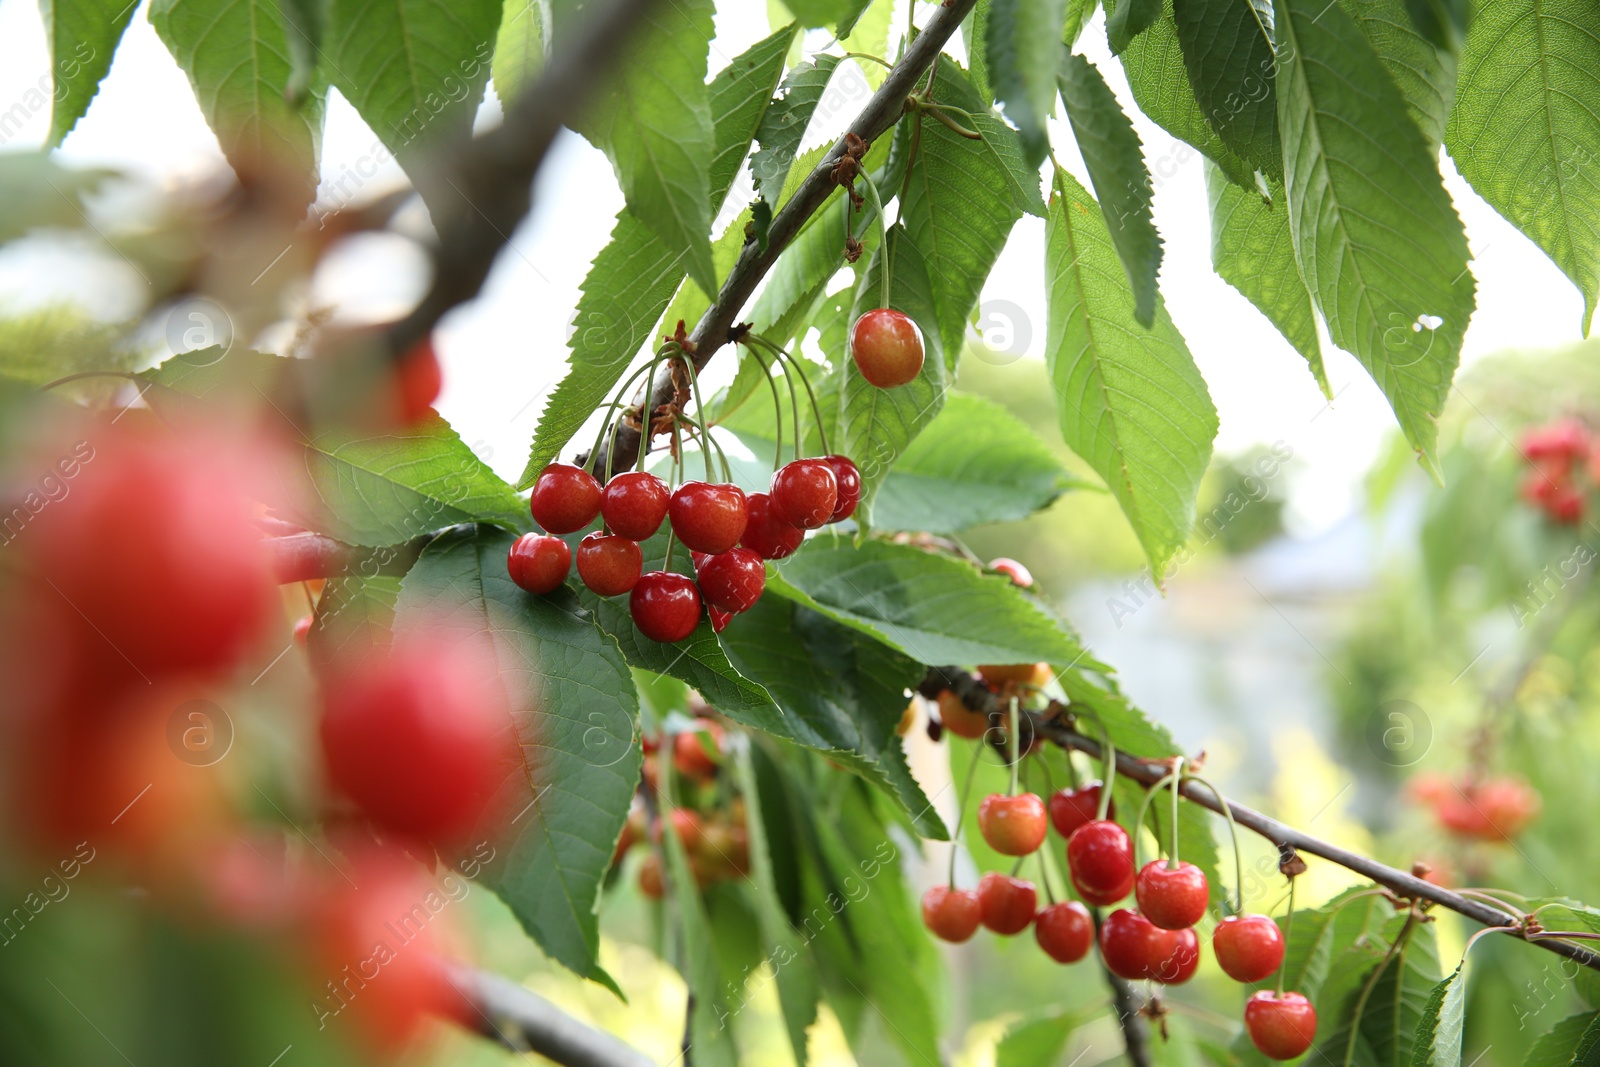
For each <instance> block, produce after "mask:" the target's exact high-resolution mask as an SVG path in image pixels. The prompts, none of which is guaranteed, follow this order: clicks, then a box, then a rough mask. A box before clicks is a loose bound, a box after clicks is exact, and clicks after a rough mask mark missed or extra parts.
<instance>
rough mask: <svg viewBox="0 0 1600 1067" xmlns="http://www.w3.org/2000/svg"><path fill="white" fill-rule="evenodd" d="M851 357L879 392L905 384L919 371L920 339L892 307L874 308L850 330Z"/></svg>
mask: <svg viewBox="0 0 1600 1067" xmlns="http://www.w3.org/2000/svg"><path fill="white" fill-rule="evenodd" d="M850 354H851V356H852V357H854V359H855V361H856V368H857V369H858V370H860V371H861V376H862V377H863V378H865V379H866V380H867V381H868V382H871V383H872V384H873V385H875V386H877V387H878V388H879V389H892V388H894V387H895V386H897V385H904V384H906V383H907V382H909V381H910V380H911V379H913V378H915V377H916V376H917V375H918V374H919V373H920V372H921V371H922V338H920V337H918V336H917V328H916V326H915V325H914V324H913V323H912V322H911V320H910V319H909V318H907V317H906V316H905V315H904V314H902V313H901V312H898V311H895V310H894V309H893V308H874V309H873V310H871V311H869V312H867V313H866V314H865V315H862V316H861V317H860V318H859V319H857V320H856V323H855V325H854V326H852V327H851V328H850Z"/></svg>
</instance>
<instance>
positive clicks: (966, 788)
mask: <svg viewBox="0 0 1600 1067" xmlns="http://www.w3.org/2000/svg"><path fill="white" fill-rule="evenodd" d="M977 770H978V752H977V750H976V749H974V750H973V753H972V762H971V763H969V764H967V781H966V784H965V785H963V786H962V787H961V794H960V796H958V797H957V798H956V800H957V801H958V802H959V803H960V805H961V806H960V807H959V808H957V809H956V828H955V832H954V833H952V834H951V835H950V888H951V889H954V888H955V887H956V845H957V843H958V842H959V841H960V840H961V826H962V824H963V823H965V822H966V821H967V798H968V797H969V796H971V795H972V777H973V775H974V774H976V773H977Z"/></svg>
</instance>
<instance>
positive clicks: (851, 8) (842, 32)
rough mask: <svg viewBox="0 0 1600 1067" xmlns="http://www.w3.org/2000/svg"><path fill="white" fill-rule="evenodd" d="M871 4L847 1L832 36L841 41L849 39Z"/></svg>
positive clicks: (860, 0) (871, 0) (861, 1)
mask: <svg viewBox="0 0 1600 1067" xmlns="http://www.w3.org/2000/svg"><path fill="white" fill-rule="evenodd" d="M872 3H873V0H847V3H846V5H845V13H844V14H843V15H840V16H839V21H838V22H837V23H835V24H834V27H833V34H834V36H835V37H837V38H839V40H841V41H843V40H846V39H847V38H849V36H850V35H851V34H852V33H854V32H855V29H856V23H858V22H860V21H861V16H862V15H865V14H866V13H867V9H868V8H869V7H871V6H872ZM881 6H883V7H888V6H889V5H888V4H884V5H881Z"/></svg>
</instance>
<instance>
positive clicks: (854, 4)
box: [783, 0, 864, 35]
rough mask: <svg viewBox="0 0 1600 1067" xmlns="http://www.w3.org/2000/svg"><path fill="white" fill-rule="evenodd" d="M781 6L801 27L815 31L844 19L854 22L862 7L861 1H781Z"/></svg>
mask: <svg viewBox="0 0 1600 1067" xmlns="http://www.w3.org/2000/svg"><path fill="white" fill-rule="evenodd" d="M783 6H784V7H786V8H788V9H789V10H790V11H792V12H793V13H794V17H795V18H797V19H799V20H800V24H801V25H802V26H805V27H806V28H807V29H816V28H817V27H819V26H828V25H836V24H838V23H840V22H843V21H844V20H846V19H849V20H851V21H854V20H855V19H857V18H859V17H860V15H861V8H862V7H863V6H864V5H863V4H862V3H861V0H783ZM841 35H842V32H841Z"/></svg>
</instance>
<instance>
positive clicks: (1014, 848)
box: [978, 793, 1050, 856]
mask: <svg viewBox="0 0 1600 1067" xmlns="http://www.w3.org/2000/svg"><path fill="white" fill-rule="evenodd" d="M1049 829H1050V823H1049V821H1048V820H1047V819H1046V818H1045V814H1044V801H1042V800H1040V799H1039V798H1038V797H1037V796H1035V795H1033V794H1032V793H1019V794H1018V795H1016V796H1014V797H1008V796H1006V795H1004V794H1003V793H990V794H989V795H988V796H986V797H984V798H983V803H981V804H979V805H978V830H979V832H980V833H982V834H983V839H984V840H985V841H987V842H989V847H990V848H992V849H994V850H995V851H996V852H998V853H1000V854H1001V855H1002V856H1026V855H1028V854H1029V853H1030V852H1033V851H1035V850H1036V849H1038V847H1039V846H1040V845H1042V844H1044V835H1045V834H1046V833H1047V832H1048V831H1049Z"/></svg>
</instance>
